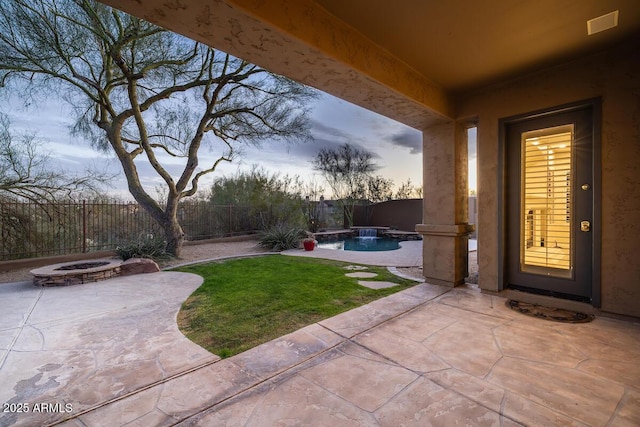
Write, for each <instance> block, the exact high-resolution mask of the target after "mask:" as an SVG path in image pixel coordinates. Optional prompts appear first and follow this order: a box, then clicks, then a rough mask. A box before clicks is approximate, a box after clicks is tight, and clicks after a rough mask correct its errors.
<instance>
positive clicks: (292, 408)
mask: <svg viewBox="0 0 640 427" xmlns="http://www.w3.org/2000/svg"><path fill="white" fill-rule="evenodd" d="M200 283H201V278H199V277H198V276H194V275H191V274H186V273H177V272H161V273H153V274H148V275H140V276H130V277H126V278H117V279H110V280H107V281H104V282H98V283H93V284H85V285H78V286H71V287H67V288H35V287H33V286H32V285H30V284H28V283H17V284H2V285H0V301H2V306H3V310H2V312H1V314H0V385H1V386H0V402H2V403H3V404H4V405H5V407H7V406H6V405H10V404H14V405H18V404H20V403H29V405H30V408H31V409H32V410H31V411H30V412H29V413H15V412H3V413H0V425H2V426H9V425H24V426H33V425H47V424H53V425H64V426H105V425H109V426H120V425H128V426H156V425H167V426H168V425H184V426H187V425H202V426H224V425H228V426H273V425H314V426H327V425H332V426H334V425H335V426H342V425H344V426H354V425H363V426H398V425H415V426H425V425H442V426H449V425H474V426H476V425H495V426H515V425H531V426H540V425H545V426H546V425H562V426H565V425H575V426H585V425H590V426H637V425H640V324H638V323H633V322H625V321H620V320H613V319H608V318H603V317H598V318H596V319H595V320H594V321H593V322H591V323H584V324H564V323H552V322H549V321H545V320H539V319H533V318H530V317H525V316H523V315H521V314H519V313H516V312H513V311H511V310H509V309H508V308H507V307H506V306H505V300H504V299H503V298H500V297H496V296H490V295H484V294H481V293H480V292H479V291H478V290H477V288H474V287H461V288H456V289H449V288H443V287H439V286H434V285H430V284H419V285H417V286H415V287H413V288H411V289H408V290H405V291H402V292H399V293H396V294H394V295H391V296H389V297H386V298H384V299H381V300H378V301H375V302H373V303H371V304H368V305H366V306H363V307H360V308H357V309H355V310H351V311H349V312H346V313H343V314H340V315H338V316H335V317H333V318H330V319H326V320H324V321H321V322H319V323H317V324H313V325H310V326H308V327H306V328H303V329H301V330H298V331H296V332H294V333H292V334H289V335H286V336H284V337H281V338H278V339H276V340H274V341H272V342H269V343H266V344H264V345H262V346H259V347H256V348H254V349H252V350H249V351H247V352H244V353H242V354H239V355H236V356H234V357H231V358H229V359H225V360H219V358H218V357H216V356H214V355H211V354H210V353H208V352H206V351H205V350H203V349H202V348H200V347H199V346H197V345H195V344H193V343H191V342H190V341H189V340H187V339H186V338H185V337H184V336H182V334H180V332H179V331H178V329H177V325H176V321H175V318H176V313H177V311H178V310H179V307H180V304H181V303H182V301H184V300H185V299H186V298H187V296H188V295H189V294H190V293H191V292H192V291H193V290H195V289H196V288H197V287H198V286H199V284H200ZM36 403H50V404H51V405H50V406H40V409H42V408H43V407H44V408H45V409H46V411H45V412H34V411H33V408H34V404H36ZM56 404H58V405H56ZM67 404H68V405H69V406H68V407H67V406H65V405H67ZM11 408H14V409H15V408H16V406H14V407H11ZM67 408H69V410H68V411H67ZM7 409H10V407H7Z"/></svg>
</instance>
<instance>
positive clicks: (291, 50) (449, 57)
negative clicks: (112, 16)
mask: <svg viewBox="0 0 640 427" xmlns="http://www.w3.org/2000/svg"><path fill="white" fill-rule="evenodd" d="M102 1H104V3H107V4H109V5H111V6H114V7H117V8H119V9H122V10H124V11H126V12H129V13H132V14H134V15H137V16H140V17H142V18H145V19H147V20H149V21H151V22H154V23H156V24H158V25H161V26H163V27H165V28H168V29H170V30H173V31H175V32H178V33H181V34H184V35H186V36H188V37H191V38H193V39H196V40H199V41H202V42H205V43H207V44H209V45H211V46H214V47H216V48H218V49H221V50H224V51H226V52H229V53H231V54H233V55H236V56H238V57H241V58H244V59H246V60H248V61H251V62H253V63H255V64H258V65H260V66H263V67H265V68H268V69H270V70H272V71H274V72H276V73H280V74H284V75H287V76H289V77H292V78H294V79H297V80H299V81H301V82H303V83H305V84H308V85H311V86H314V87H317V88H319V89H321V90H323V91H326V92H329V93H331V94H333V95H336V96H338V97H341V98H343V99H346V100H348V101H350V102H353V103H355V104H358V105H361V106H364V107H365V108H368V109H371V110H373V111H376V112H378V113H381V114H383V115H386V116H388V117H391V118H394V119H396V120H399V121H401V122H403V123H405V124H408V125H410V126H413V127H415V128H418V129H424V128H425V127H427V126H429V125H431V124H433V123H437V122H441V121H444V120H447V119H450V118H454V117H456V112H455V107H454V100H455V96H456V95H458V94H460V93H461V92H464V91H468V90H473V89H474V88H477V87H481V86H484V85H486V84H490V83H495V82H499V81H501V80H505V79H510V78H512V77H515V76H518V75H521V74H523V73H528V72H532V71H534V70H537V69H541V68H545V67H550V66H553V65H554V64H557V63H561V62H566V61H567V60H571V59H573V58H578V57H580V56H583V55H586V54H588V53H591V52H595V51H598V50H601V49H604V48H605V47H607V46H609V45H612V44H615V43H617V42H619V41H621V40H623V39H625V38H628V37H630V36H631V35H633V34H636V33H640V2H638V1H637V0H589V1H587V0H539V1H519V2H513V1H509V0H487V1H482V2H476V1H470V0H447V1H433V0H402V1H399V2H389V1H383V0H349V1H344V0H273V1H272V0H270V1H259V0H161V1H142V0H102ZM614 10H619V24H618V26H617V27H616V28H614V29H611V30H608V31H604V32H601V33H597V34H595V35H591V36H588V35H587V20H589V19H592V18H596V17H598V16H600V15H603V14H606V13H609V12H612V11H614Z"/></svg>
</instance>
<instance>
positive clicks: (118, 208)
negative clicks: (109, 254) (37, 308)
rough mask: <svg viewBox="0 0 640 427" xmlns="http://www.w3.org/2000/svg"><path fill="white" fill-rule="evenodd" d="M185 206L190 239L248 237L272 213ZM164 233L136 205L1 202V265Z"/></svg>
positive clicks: (182, 212)
mask: <svg viewBox="0 0 640 427" xmlns="http://www.w3.org/2000/svg"><path fill="white" fill-rule="evenodd" d="M273 209H274V208H273V207H267V208H262V209H256V208H255V207H249V206H232V205H212V204H211V203H208V202H206V201H194V202H183V203H182V204H181V205H180V207H179V211H178V220H179V222H180V224H181V225H182V228H183V230H184V232H185V234H186V239H187V240H202V239H209V238H215V237H224V236H232V235H237V234H245V233H249V232H252V231H254V230H257V229H259V228H261V224H264V223H265V218H266V220H267V222H268V217H269V210H273ZM149 235H155V236H157V235H162V230H161V229H160V227H159V226H158V225H157V224H156V222H155V221H154V220H153V219H152V218H151V216H150V215H149V214H148V213H147V212H146V211H145V210H144V209H143V208H142V207H141V206H139V205H138V204H137V203H129V202H93V201H82V202H56V203H24V202H14V201H0V239H1V240H0V260H3V261H5V260H12V259H21V258H35V257H42V256H53V255H65V254H71V253H80V252H93V251H100V250H110V249H115V247H116V246H117V245H121V244H124V243H129V242H132V241H135V240H137V239H140V238H144V237H148V236H149Z"/></svg>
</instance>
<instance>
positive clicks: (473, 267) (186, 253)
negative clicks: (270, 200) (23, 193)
mask: <svg viewBox="0 0 640 427" xmlns="http://www.w3.org/2000/svg"><path fill="white" fill-rule="evenodd" d="M264 252H266V251H265V250H264V249H262V248H260V247H258V246H257V242H256V241H255V240H248V241H244V242H225V243H206V244H202V245H192V246H184V247H183V248H182V256H181V258H179V259H172V260H170V261H166V262H162V263H161V267H162V268H167V267H172V266H175V265H179V264H184V263H188V262H193V261H201V260H208V259H212V258H220V257H228V256H238V255H246V254H254V253H264ZM30 270H32V268H22V269H19V270H11V271H2V272H0V283H8V282H22V281H29V280H31V274H30V273H29V271H30ZM398 270H399V271H401V272H402V273H404V274H406V275H408V276H411V277H416V278H422V277H423V276H422V268H421V267H411V268H398ZM467 283H478V252H476V251H473V252H469V277H468V278H467Z"/></svg>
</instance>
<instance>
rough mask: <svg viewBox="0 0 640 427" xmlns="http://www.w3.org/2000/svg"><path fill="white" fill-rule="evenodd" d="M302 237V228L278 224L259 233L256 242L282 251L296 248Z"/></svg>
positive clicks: (303, 233) (303, 234)
mask: <svg viewBox="0 0 640 427" xmlns="http://www.w3.org/2000/svg"><path fill="white" fill-rule="evenodd" d="M304 237H305V232H304V230H303V229H301V228H297V227H291V226H287V225H282V224H279V225H275V226H272V227H269V228H268V229H267V230H265V231H263V232H262V233H260V240H259V242H258V244H259V245H260V246H261V247H263V248H267V249H271V250H274V251H284V250H286V249H294V248H297V247H298V246H299V245H300V240H301V239H303V238H304Z"/></svg>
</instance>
